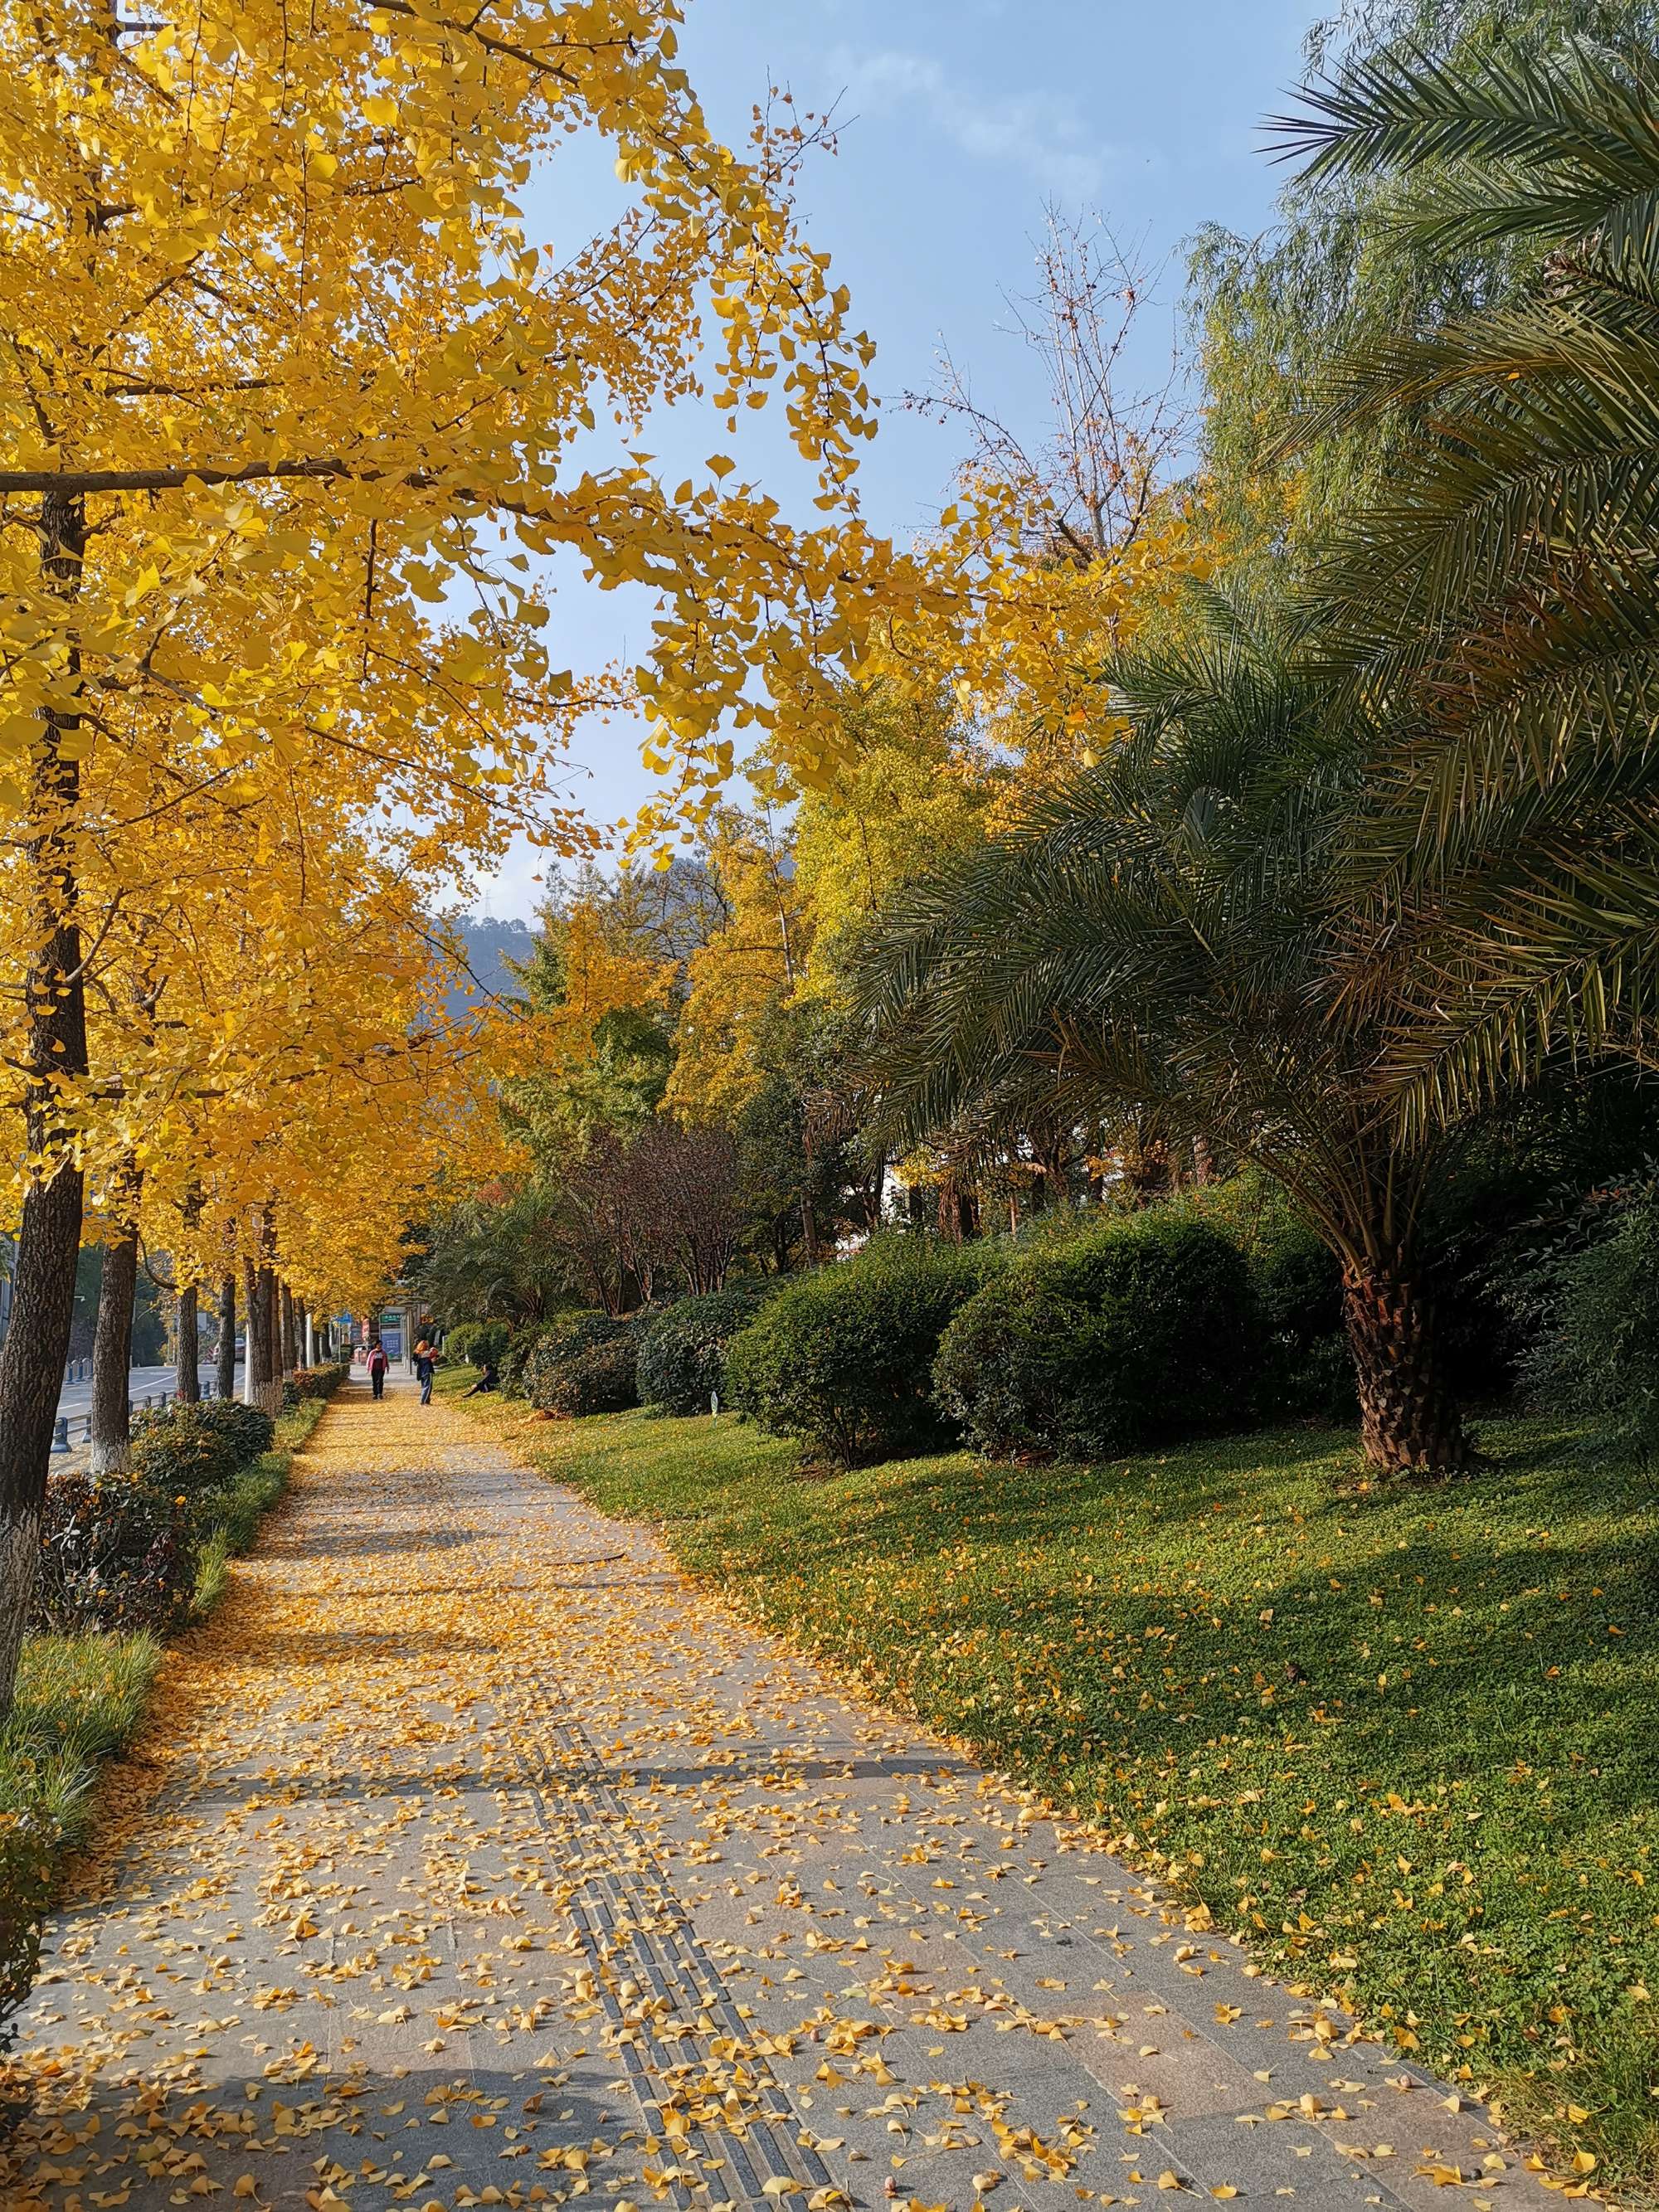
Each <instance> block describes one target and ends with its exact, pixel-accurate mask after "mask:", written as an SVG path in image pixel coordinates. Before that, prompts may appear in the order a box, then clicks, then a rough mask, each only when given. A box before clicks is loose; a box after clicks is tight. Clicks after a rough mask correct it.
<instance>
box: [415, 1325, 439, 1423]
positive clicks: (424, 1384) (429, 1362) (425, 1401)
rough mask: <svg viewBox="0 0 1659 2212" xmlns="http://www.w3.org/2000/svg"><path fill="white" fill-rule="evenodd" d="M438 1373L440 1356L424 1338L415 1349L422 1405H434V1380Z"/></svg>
mask: <svg viewBox="0 0 1659 2212" xmlns="http://www.w3.org/2000/svg"><path fill="white" fill-rule="evenodd" d="M437 1371H438V1355H437V1353H436V1352H435V1351H434V1350H433V1348H432V1346H430V1345H429V1344H428V1342H427V1340H426V1339H425V1338H424V1337H422V1339H421V1340H420V1342H419V1343H418V1344H417V1345H416V1347H415V1380H416V1382H417V1383H419V1384H420V1386H421V1403H422V1405H423V1406H429V1405H430V1404H431V1403H432V1378H433V1376H435V1374H436V1373H437Z"/></svg>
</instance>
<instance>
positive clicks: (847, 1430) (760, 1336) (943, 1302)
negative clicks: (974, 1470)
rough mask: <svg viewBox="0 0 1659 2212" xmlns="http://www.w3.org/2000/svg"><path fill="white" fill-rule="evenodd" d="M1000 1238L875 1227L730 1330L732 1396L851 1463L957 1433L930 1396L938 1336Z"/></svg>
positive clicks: (931, 1445)
mask: <svg viewBox="0 0 1659 2212" xmlns="http://www.w3.org/2000/svg"><path fill="white" fill-rule="evenodd" d="M1002 1264H1003V1253H1002V1249H1001V1248H1000V1246H997V1245H994V1244H977V1245H975V1244H968V1245H955V1244H947V1243H941V1242H938V1241H935V1240H934V1239H933V1238H932V1237H878V1238H877V1239H875V1241H874V1242H873V1243H871V1244H869V1245H868V1246H866V1249H865V1250H864V1251H862V1252H861V1253H860V1255H858V1257H857V1258H856V1259H854V1260H848V1261H842V1262H841V1263H840V1264H838V1265H836V1266H832V1267H823V1268H820V1269H819V1270H818V1271H817V1273H815V1274H811V1275H805V1276H802V1277H801V1278H800V1279H799V1280H797V1281H795V1282H792V1283H790V1284H788V1285H786V1287H785V1288H784V1289H782V1290H781V1291H779V1292H778V1293H777V1295H776V1296H775V1297H774V1298H772V1299H771V1300H770V1301H769V1303H768V1304H767V1305H766V1307H765V1308H764V1310H763V1311H762V1312H761V1313H760V1314H759V1315H758V1316H757V1318H756V1319H755V1320H754V1321H752V1322H750V1325H749V1327H748V1328H745V1329H743V1330H741V1331H740V1332H739V1333H738V1335H736V1336H735V1337H733V1338H732V1341H731V1344H730V1346H729V1348H728V1350H727V1353H726V1376H727V1380H728V1382H729V1383H730V1386H731V1390H732V1400H733V1402H734V1403H735V1404H736V1405H737V1406H738V1407H739V1408H740V1409H741V1410H742V1411H743V1412H744V1413H748V1414H749V1415H750V1417H751V1418H752V1419H754V1420H756V1421H757V1422H758V1423H759V1424H760V1425H761V1427H763V1429H768V1430H769V1431H771V1432H772V1433H773V1434H774V1435H775V1436H787V1437H798V1438H799V1440H800V1442H801V1443H803V1444H804V1445H805V1447H806V1449H808V1450H809V1451H810V1452H811V1453H813V1454H814V1455H817V1456H818V1457H820V1458H822V1459H824V1460H828V1461H829V1462H832V1463H834V1464H836V1465H838V1466H842V1467H848V1466H853V1465H856V1464H858V1463H860V1462H866V1461H871V1460H878V1459H896V1458H899V1457H901V1456H902V1455H904V1454H906V1453H908V1452H916V1451H927V1450H931V1449H936V1448H938V1447H940V1446H942V1445H945V1444H947V1443H950V1442H951V1429H950V1426H949V1424H948V1422H947V1421H946V1419H945V1418H944V1416H943V1415H942V1414H941V1413H940V1410H939V1407H938V1406H937V1405H936V1404H935V1402H934V1401H933V1395H932V1376H933V1360H934V1357H935V1355H936V1354H937V1352H938V1351H939V1340H940V1338H941V1337H942V1336H943V1335H944V1334H945V1329H946V1328H948V1327H949V1325H950V1323H951V1321H952V1320H953V1319H954V1318H955V1316H956V1315H957V1312H958V1311H959V1310H961V1309H962V1308H963V1306H965V1305H966V1304H967V1303H968V1301H969V1299H970V1298H971V1297H973V1296H974V1294H975V1291H978V1290H979V1289H980V1287H981V1285H982V1284H983V1283H984V1282H985V1280H986V1278H987V1273H991V1272H994V1270H995V1269H997V1268H998V1267H1000V1266H1001V1265H1002Z"/></svg>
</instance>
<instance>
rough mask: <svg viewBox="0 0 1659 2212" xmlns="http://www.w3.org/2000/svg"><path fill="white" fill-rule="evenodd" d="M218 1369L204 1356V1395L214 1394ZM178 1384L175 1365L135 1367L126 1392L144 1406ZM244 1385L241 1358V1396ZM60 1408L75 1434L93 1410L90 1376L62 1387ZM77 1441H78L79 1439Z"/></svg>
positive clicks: (238, 1379)
mask: <svg viewBox="0 0 1659 2212" xmlns="http://www.w3.org/2000/svg"><path fill="white" fill-rule="evenodd" d="M218 1371H219V1370H218V1369H217V1368H216V1366H215V1365H214V1364H213V1362H212V1361H211V1360H208V1359H204V1361H203V1362H202V1365H201V1376H202V1395H203V1396H204V1397H209V1396H210V1395H212V1392H213V1389H214V1384H215V1380H216V1376H217V1375H218ZM178 1387H179V1370H178V1369H177V1368H176V1367H135V1368H134V1369H133V1370H132V1379H131V1382H130V1383H128V1385H127V1395H128V1397H129V1398H130V1399H131V1401H132V1402H133V1404H134V1405H137V1406H142V1405H143V1402H144V1401H145V1399H146V1398H170V1397H171V1396H172V1395H173V1392H174V1391H175V1390H176V1389H178ZM241 1388H242V1366H241V1362H240V1360H238V1362H237V1364H236V1389H237V1393H238V1395H240V1392H241ZM91 1411H92V1383H91V1380H90V1378H88V1380H87V1381H86V1382H84V1383H65V1384H64V1388H63V1389H62V1390H61V1391H60V1392H59V1393H58V1413H60V1414H63V1413H67V1414H68V1415H69V1417H70V1431H71V1434H73V1433H74V1430H75V1425H76V1422H77V1421H79V1420H82V1419H85V1417H86V1415H87V1414H88V1413H90V1412H91ZM76 1440H77V1441H78V1438H77V1439H76Z"/></svg>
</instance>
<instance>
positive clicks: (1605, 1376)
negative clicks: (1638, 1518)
mask: <svg viewBox="0 0 1659 2212" xmlns="http://www.w3.org/2000/svg"><path fill="white" fill-rule="evenodd" d="M1513 1296H1514V1302H1515V1304H1516V1308H1517V1310H1526V1311H1527V1314H1528V1319H1530V1320H1532V1321H1533V1322H1534V1326H1535V1328H1536V1336H1535V1341H1534V1345H1533V1347H1532V1349H1531V1351H1530V1352H1529V1353H1528V1356H1527V1358H1526V1359H1525V1361H1524V1362H1523V1364H1522V1379H1523V1380H1524V1382H1525V1383H1527V1385H1528V1388H1529V1389H1531V1390H1532V1391H1533V1392H1534V1394H1535V1395H1538V1396H1539V1397H1541V1398H1542V1399H1543V1400H1544V1401H1546V1402H1547V1404H1549V1405H1550V1406H1552V1407H1556V1408H1559V1410H1560V1411H1562V1412H1564V1413H1571V1414H1574V1415H1577V1416H1579V1417H1581V1418H1582V1417H1583V1416H1584V1415H1586V1414H1588V1415H1589V1418H1590V1419H1592V1420H1593V1421H1594V1422H1595V1426H1596V1428H1597V1429H1598V1430H1599V1431H1600V1432H1601V1436H1602V1437H1603V1438H1604V1439H1605V1440H1606V1442H1607V1443H1608V1444H1610V1445H1613V1446H1616V1447H1619V1448H1621V1449H1624V1450H1626V1451H1629V1452H1632V1453H1633V1454H1635V1455H1638V1457H1640V1458H1642V1459H1644V1460H1651V1459H1652V1458H1653V1457H1654V1456H1655V1455H1656V1454H1659V1182H1655V1181H1652V1180H1647V1179H1644V1180H1641V1181H1632V1182H1630V1183H1628V1184H1625V1185H1622V1186H1619V1187H1616V1188H1613V1189H1609V1190H1607V1191H1602V1192H1598V1193H1597V1194H1595V1198H1594V1199H1593V1200H1591V1202H1590V1203H1589V1206H1587V1207H1586V1208H1585V1209H1584V1213H1583V1218H1582V1219H1581V1221H1580V1223H1579V1224H1578V1225H1577V1235H1576V1238H1575V1241H1574V1242H1573V1243H1571V1244H1570V1245H1569V1247H1568V1249H1566V1250H1565V1252H1562V1253H1559V1254H1557V1255H1553V1257H1552V1258H1550V1259H1549V1260H1548V1261H1546V1262H1544V1263H1543V1264H1542V1265H1541V1266H1540V1267H1537V1268H1535V1269H1534V1270H1533V1271H1532V1273H1530V1274H1529V1276H1528V1278H1527V1279H1526V1281H1525V1282H1524V1283H1523V1284H1522V1285H1518V1286H1517V1287H1516V1291H1515V1292H1514V1293H1513Z"/></svg>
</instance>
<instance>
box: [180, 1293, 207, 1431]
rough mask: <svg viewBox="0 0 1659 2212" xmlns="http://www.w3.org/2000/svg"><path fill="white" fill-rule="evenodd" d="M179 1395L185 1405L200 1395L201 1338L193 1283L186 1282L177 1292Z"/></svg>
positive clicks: (190, 1403)
mask: <svg viewBox="0 0 1659 2212" xmlns="http://www.w3.org/2000/svg"><path fill="white" fill-rule="evenodd" d="M201 1395H202V1340H201V1332H200V1330H199V1329H198V1328H197V1312H196V1285H195V1284H194V1283H187V1284H186V1285H185V1287H184V1289H183V1290H182V1291H179V1396H180V1398H182V1399H183V1400H184V1401H185V1405H187V1406H194V1405H196V1404H197V1402H198V1401H199V1400H200V1398H201Z"/></svg>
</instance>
